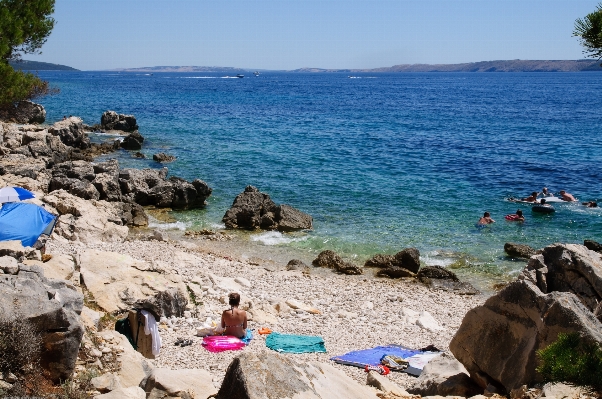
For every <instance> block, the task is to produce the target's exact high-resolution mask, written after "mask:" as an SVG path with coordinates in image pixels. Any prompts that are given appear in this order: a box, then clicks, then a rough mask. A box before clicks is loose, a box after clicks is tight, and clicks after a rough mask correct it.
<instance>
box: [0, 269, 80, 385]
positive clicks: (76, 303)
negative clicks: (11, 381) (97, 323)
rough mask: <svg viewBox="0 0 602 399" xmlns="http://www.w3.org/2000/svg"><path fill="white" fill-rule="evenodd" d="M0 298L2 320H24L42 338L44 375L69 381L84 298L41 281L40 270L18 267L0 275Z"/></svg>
mask: <svg viewBox="0 0 602 399" xmlns="http://www.w3.org/2000/svg"><path fill="white" fill-rule="evenodd" d="M0 297H1V298H2V301H0V314H1V315H2V317H3V318H4V319H5V320H14V319H15V318H19V319H21V320H25V321H27V322H29V323H30V325H32V326H33V327H34V328H35V330H37V332H38V333H40V334H41V336H42V353H41V365H42V368H43V370H44V372H45V373H46V374H47V375H48V376H49V377H50V378H51V379H52V380H53V381H59V380H64V379H67V378H70V377H71V375H72V374H73V370H74V368H75V361H76V360H77V356H78V352H79V346H80V343H81V339H82V336H83V333H84V328H83V325H82V324H81V322H80V318H79V314H80V313H81V310H82V306H83V300H84V298H83V296H82V295H81V294H80V293H78V292H77V291H76V290H75V288H74V287H73V286H72V285H70V284H69V283H67V282H66V281H63V280H53V279H48V278H46V277H44V271H43V269H42V268H41V267H40V266H37V265H29V266H28V265H20V267H19V271H18V273H17V274H16V275H6V274H2V275H0Z"/></svg>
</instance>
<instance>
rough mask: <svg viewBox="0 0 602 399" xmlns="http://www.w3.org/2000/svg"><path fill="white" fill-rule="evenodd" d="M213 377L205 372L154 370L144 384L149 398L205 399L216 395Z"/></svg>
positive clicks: (195, 370) (194, 370) (196, 370)
mask: <svg viewBox="0 0 602 399" xmlns="http://www.w3.org/2000/svg"><path fill="white" fill-rule="evenodd" d="M212 380H213V377H212V376H211V374H209V373H208V372H207V371H205V370H198V369H178V370H169V369H163V368H158V369H154V370H153V371H152V372H151V374H150V375H149V377H148V379H146V382H145V384H144V391H145V392H146V394H147V395H148V396H149V398H175V397H177V398H181V399H207V398H209V397H213V396H214V395H215V394H217V388H215V386H214V385H213V381H212Z"/></svg>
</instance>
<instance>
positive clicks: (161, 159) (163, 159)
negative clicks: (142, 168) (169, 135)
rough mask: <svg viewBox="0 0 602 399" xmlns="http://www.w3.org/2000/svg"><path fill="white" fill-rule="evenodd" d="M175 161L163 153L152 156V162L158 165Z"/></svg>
mask: <svg viewBox="0 0 602 399" xmlns="http://www.w3.org/2000/svg"><path fill="white" fill-rule="evenodd" d="M175 160H176V157H175V156H173V155H169V154H166V153H164V152H159V153H157V154H153V161H155V162H159V163H168V162H173V161H175Z"/></svg>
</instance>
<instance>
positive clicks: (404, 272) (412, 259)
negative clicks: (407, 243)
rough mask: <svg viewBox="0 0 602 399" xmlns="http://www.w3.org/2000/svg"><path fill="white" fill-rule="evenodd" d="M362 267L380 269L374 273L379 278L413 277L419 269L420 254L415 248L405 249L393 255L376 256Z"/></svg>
mask: <svg viewBox="0 0 602 399" xmlns="http://www.w3.org/2000/svg"><path fill="white" fill-rule="evenodd" d="M364 266H366V267H377V268H380V269H381V270H379V271H378V272H377V273H376V275H377V276H379V277H391V278H401V277H415V275H416V273H417V272H418V270H419V269H420V252H419V251H418V250H417V249H416V248H406V249H404V250H403V251H400V252H398V253H396V254H395V255H383V254H376V255H374V256H373V257H372V258H370V259H368V260H367V261H366V263H365V264H364Z"/></svg>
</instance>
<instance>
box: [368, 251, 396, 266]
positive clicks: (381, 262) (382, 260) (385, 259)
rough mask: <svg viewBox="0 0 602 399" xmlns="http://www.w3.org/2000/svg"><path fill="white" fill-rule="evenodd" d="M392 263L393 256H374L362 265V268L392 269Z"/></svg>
mask: <svg viewBox="0 0 602 399" xmlns="http://www.w3.org/2000/svg"><path fill="white" fill-rule="evenodd" d="M394 261H395V256H394V255H384V254H376V255H374V256H373V257H371V258H370V259H368V260H367V261H366V263H364V267H378V268H383V267H392V266H393V262H394Z"/></svg>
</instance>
